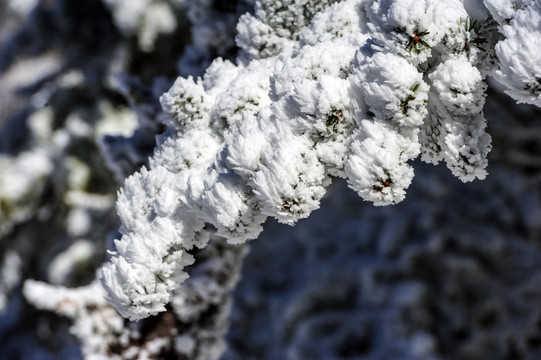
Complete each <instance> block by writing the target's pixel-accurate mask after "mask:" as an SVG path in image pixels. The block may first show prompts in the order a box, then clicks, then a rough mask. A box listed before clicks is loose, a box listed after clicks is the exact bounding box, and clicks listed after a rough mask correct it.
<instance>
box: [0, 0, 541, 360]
mask: <svg viewBox="0 0 541 360" xmlns="http://www.w3.org/2000/svg"><path fill="white" fill-rule="evenodd" d="M248 11H253V1H251V0H231V1H226V0H131V1H130V0H79V1H71V0H0V359H107V358H111V359H143V358H150V359H217V358H222V359H401V360H404V359H412V360H417V359H509V360H517V359H532V360H537V359H541V248H540V247H541V194H540V190H541V112H540V110H539V109H537V108H534V107H531V106H524V105H517V104H515V102H514V101H513V100H512V99H510V98H509V97H507V96H506V95H505V94H503V93H502V92H501V90H500V89H499V88H498V86H497V85H496V84H493V83H492V82H490V81H489V85H490V87H489V92H488V96H487V103H486V106H485V115H486V118H487V119H488V132H489V133H490V134H491V135H492V137H493V150H492V152H491V154H490V158H489V159H490V160H489V168H488V170H489V176H488V177H487V179H485V180H483V181H475V182H473V183H467V184H463V183H461V182H460V180H458V179H457V178H455V177H454V176H452V175H451V174H450V173H449V171H448V170H447V169H446V168H445V166H443V165H440V166H436V167H434V166H431V165H425V164H423V163H421V162H417V163H415V164H414V167H415V172H416V176H415V178H414V181H413V184H412V185H411V187H410V189H409V190H408V195H407V197H406V200H404V201H403V202H402V203H400V204H399V205H396V206H389V207H383V208H378V207H374V206H373V205H371V204H369V203H364V202H363V201H361V199H360V198H359V197H358V196H357V195H356V194H355V193H354V192H353V191H351V190H350V189H348V188H347V186H346V184H345V182H343V181H341V180H335V182H334V183H333V185H332V186H331V188H330V190H329V192H328V194H327V195H326V197H325V198H324V200H323V202H322V206H321V208H320V209H319V210H317V211H315V212H314V213H313V214H312V216H311V217H310V218H309V219H306V220H302V221H300V222H299V223H298V224H297V225H296V226H295V227H294V228H291V227H287V226H284V225H280V224H277V223H276V222H274V221H268V222H267V223H266V225H265V231H264V232H263V234H262V236H261V237H260V238H259V239H258V240H256V241H252V242H250V243H249V244H248V245H247V246H229V245H227V244H225V243H224V242H223V239H217V238H216V239H213V242H212V244H211V246H209V248H208V249H206V250H204V251H200V252H198V253H197V254H195V255H196V257H197V258H198V262H197V265H195V266H193V267H192V269H190V271H189V272H190V273H191V275H192V277H191V278H190V280H188V282H187V284H186V286H185V289H184V290H182V291H181V292H180V293H179V294H177V296H176V298H175V301H174V302H173V304H172V305H171V307H170V311H169V312H167V313H163V314H160V315H159V316H157V317H153V318H151V319H147V320H144V321H141V322H138V323H129V322H128V321H124V320H122V319H120V318H119V317H118V315H115V314H116V313H114V312H111V311H112V310H111V309H110V308H108V307H107V306H108V305H106V304H105V303H104V302H100V300H99V299H98V300H95V301H94V302H88V301H87V302H85V301H86V300H84V298H85V296H83V295H82V294H83V293H82V292H77V290H70V289H77V288H79V289H94V288H95V287H97V286H98V285H97V284H96V283H94V280H95V276H96V270H97V269H98V268H99V266H100V265H101V264H102V263H103V262H104V261H105V260H106V259H107V252H106V249H112V248H113V244H112V239H114V238H115V237H117V236H118V234H117V228H118V226H119V224H118V218H117V216H116V213H115V210H114V202H115V199H116V191H117V190H118V189H119V187H120V185H121V183H122V180H123V179H124V178H125V177H127V176H128V175H130V174H131V173H133V172H134V171H136V170H137V169H138V168H140V167H141V166H142V165H145V164H146V162H147V158H148V156H149V155H151V154H152V150H153V148H154V146H155V142H156V140H155V136H156V135H157V134H160V133H161V132H163V131H164V128H163V125H162V124H161V123H160V121H159V116H160V112H161V109H160V106H159V103H158V97H159V95H160V94H161V93H163V92H164V91H165V90H167V89H168V88H169V86H170V85H171V83H172V81H174V79H175V78H176V77H177V76H179V75H181V76H189V75H192V76H200V75H202V74H203V73H204V70H205V68H206V67H207V66H208V64H209V63H210V62H211V61H212V59H214V58H216V57H218V56H220V57H223V58H227V59H234V58H235V57H236V55H237V49H236V46H235V42H234V37H235V33H236V31H235V24H236V22H237V20H238V17H239V16H240V15H241V14H243V13H245V12H248ZM239 275H240V276H239ZM28 279H34V280H39V281H42V282H43V283H47V284H49V285H47V286H48V287H46V288H45V290H44V292H42V293H40V294H50V296H51V299H56V300H54V301H52V300H51V304H50V305H47V306H45V305H43V304H42V305H39V304H38V305H37V306H36V304H35V303H36V301H35V300H32V299H33V298H32V296H28V294H27V293H26V292H25V293H24V294H23V289H24V288H25V287H24V284H25V281H26V280H28ZM209 289H211V290H209ZM212 289H214V290H212ZM216 289H217V290H216ZM96 291H98V295H99V290H96ZM25 294H26V297H25ZM186 306H189V307H191V308H197V311H195V312H194V311H191V312H190V313H189V314H188V313H187V312H185V311H184V310H183V309H185V308H186ZM194 314H195V315H194ZM104 319H114V321H115V322H114V323H113V321H112V320H111V323H108V322H107V321H105V320H104Z"/></svg>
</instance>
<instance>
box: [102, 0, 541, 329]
mask: <svg viewBox="0 0 541 360" xmlns="http://www.w3.org/2000/svg"><path fill="white" fill-rule="evenodd" d="M509 9H515V10H516V11H510V10H509ZM540 14H541V9H540V2H539V1H526V0H524V1H522V2H521V1H520V0H519V1H493V0H485V2H484V4H482V3H480V2H479V1H472V0H465V1H460V0H444V1H441V0H425V1H423V0H415V1H411V0H395V1H391V0H387V1H384V0H382V1H375V0H346V1H342V2H336V3H334V2H331V1H294V0H291V1H285V2H281V6H280V7H277V6H276V5H275V2H273V1H271V0H266V1H265V0H263V1H259V2H257V3H256V11H255V15H244V16H242V17H241V19H240V21H239V24H238V26H237V29H238V32H239V33H238V36H237V39H236V40H237V44H238V45H239V46H240V47H241V49H242V51H243V53H242V55H241V56H240V57H239V59H238V64H237V65H235V64H233V63H231V62H229V61H224V60H222V59H220V58H218V59H216V60H215V61H214V62H212V64H211V65H210V66H209V67H208V69H207V70H206V73H205V75H204V76H203V78H198V79H193V78H190V77H189V78H179V79H177V81H176V82H175V83H174V85H173V86H172V88H171V89H170V90H169V91H168V92H166V93H165V94H163V95H162V97H161V104H162V107H163V110H164V112H165V120H164V122H165V124H166V125H168V127H169V130H168V131H167V132H166V133H165V134H164V135H162V136H161V139H160V141H159V144H158V146H157V148H156V149H155V152H154V155H153V157H152V158H151V159H150V165H149V168H148V169H147V168H143V169H141V170H140V171H139V172H137V173H135V174H133V175H132V176H130V177H129V178H128V179H127V180H126V181H125V183H124V186H123V188H122V190H121V191H120V193H119V197H118V202H117V211H118V213H119V215H120V217H121V220H122V227H121V233H122V237H121V239H119V240H117V241H116V242H115V243H116V252H115V253H114V255H113V256H112V258H111V260H110V262H109V263H108V264H106V265H105V266H104V267H103V268H102V270H101V280H102V284H103V286H104V287H105V289H106V291H107V294H108V298H109V300H110V301H111V303H112V304H113V305H114V306H115V307H116V308H117V309H118V311H119V312H120V313H121V314H122V315H123V316H125V317H128V318H130V319H132V320H138V319H142V318H145V317H147V316H149V315H154V314H156V313H158V312H160V311H164V310H165V305H166V304H167V303H168V302H169V301H171V296H172V295H171V294H172V291H173V290H174V289H176V288H178V287H179V286H180V284H181V283H182V282H183V281H184V280H185V279H186V278H187V276H188V275H187V274H186V273H185V272H184V267H185V266H187V265H190V264H192V263H193V261H194V258H193V256H192V254H191V253H192V252H193V250H194V248H196V247H197V248H203V247H205V246H206V245H207V243H208V241H209V235H210V232H215V233H216V235H219V236H222V237H225V238H226V239H227V240H228V242H230V243H234V244H235V243H243V242H245V241H247V240H250V239H255V238H257V237H258V235H259V233H260V232H261V231H262V224H263V223H264V222H265V220H266V218H267V217H269V216H270V217H274V218H276V219H277V220H278V221H279V222H282V223H286V224H290V225H293V224H295V222H296V221H297V220H299V219H302V218H306V217H308V216H309V215H310V213H311V212H312V211H313V210H315V209H317V208H318V207H319V202H320V199H321V198H322V197H323V195H324V194H325V191H326V187H327V186H328V185H329V184H330V182H331V177H332V176H334V177H341V178H345V179H346V180H347V182H348V184H349V186H350V187H351V188H352V189H354V190H355V191H356V192H357V193H358V194H359V195H360V196H361V197H362V198H363V199H365V200H369V201H371V202H373V203H374V204H375V205H388V204H395V203H397V202H400V201H402V200H403V199H404V197H405V193H406V189H407V187H408V186H409V184H410V183H411V180H412V178H413V175H414V172H413V168H412V167H411V165H410V164H409V162H410V160H413V159H415V158H416V157H418V156H419V155H420V156H421V159H422V160H424V161H426V162H429V163H434V164H436V163H438V162H440V161H442V160H443V161H445V163H446V164H447V166H448V168H449V169H450V170H451V171H452V173H453V174H454V175H455V176H457V177H458V178H460V179H461V180H463V181H472V180H474V179H483V178H484V177H485V176H486V174H487V173H486V170H485V168H486V166H487V155H488V152H489V151H490V148H491V140H490V136H489V135H488V134H487V133H486V132H485V128H486V120H485V118H484V115H483V105H484V101H485V90H486V85H485V79H486V77H487V76H488V75H491V74H494V76H495V78H496V80H498V81H500V83H502V84H503V85H504V86H505V87H506V88H507V92H508V93H509V95H511V96H512V97H513V98H515V99H517V100H518V101H520V102H526V103H530V104H535V105H537V106H539V105H541V95H540V92H539V89H540V86H539V74H541V70H540V66H541V65H540V64H541V61H539V52H538V51H537V50H538V49H539V47H540V46H539V45H541V44H540V43H539V42H540V41H541V40H540V39H541V34H540V30H539V29H540V28H541V26H539V24H540V20H539V19H540V18H541V17H540ZM298 24H301V25H302V26H301V27H299V25H298ZM465 24H469V26H465ZM526 43H527V45H525V46H523V45H522V44H526ZM496 55H497V56H496Z"/></svg>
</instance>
